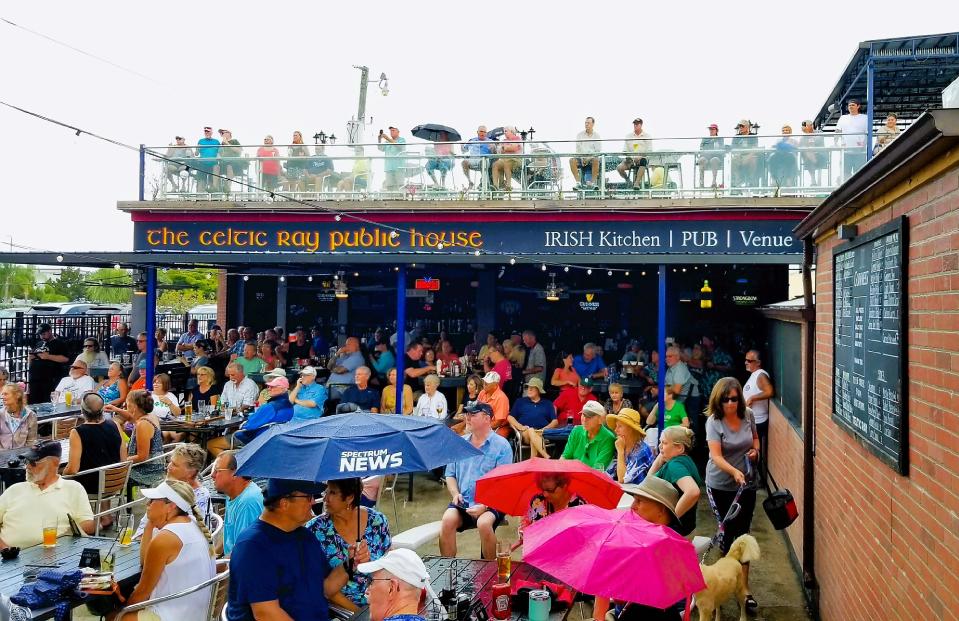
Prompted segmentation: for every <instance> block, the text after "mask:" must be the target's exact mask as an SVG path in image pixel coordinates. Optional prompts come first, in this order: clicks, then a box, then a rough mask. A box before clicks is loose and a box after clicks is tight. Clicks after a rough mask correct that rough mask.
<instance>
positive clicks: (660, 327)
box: [656, 265, 666, 434]
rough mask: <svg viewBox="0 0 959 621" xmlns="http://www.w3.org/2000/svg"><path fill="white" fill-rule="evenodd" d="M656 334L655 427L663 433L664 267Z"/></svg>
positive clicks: (664, 389)
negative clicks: (656, 399) (656, 403)
mask: <svg viewBox="0 0 959 621" xmlns="http://www.w3.org/2000/svg"><path fill="white" fill-rule="evenodd" d="M656 309H657V310H656V314H657V334H656V343H657V346H656V348H657V349H658V350H659V367H658V368H657V369H656V373H657V377H656V379H657V384H658V385H659V416H657V417H656V419H657V421H656V426H657V427H658V428H659V433H660V434H662V433H663V425H664V423H665V421H666V392H665V391H666V266H665V265H660V266H659V302H658V303H657V304H656Z"/></svg>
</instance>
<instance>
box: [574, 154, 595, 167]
mask: <svg viewBox="0 0 959 621" xmlns="http://www.w3.org/2000/svg"><path fill="white" fill-rule="evenodd" d="M573 159H574V160H576V163H577V168H579V169H580V170H586V169H589V168H592V166H593V161H595V162H596V165H597V166H599V158H598V157H596V156H595V155H577V156H576V157H574V158H573Z"/></svg>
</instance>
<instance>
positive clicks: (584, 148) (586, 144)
mask: <svg viewBox="0 0 959 621" xmlns="http://www.w3.org/2000/svg"><path fill="white" fill-rule="evenodd" d="M576 140H577V141H578V142H577V143H576V152H577V153H601V152H602V150H603V147H602V146H601V145H602V143H601V142H600V141H599V140H600V138H599V134H598V133H597V132H593V133H592V134H587V133H586V131H585V130H584V131H581V132H579V133H578V134H576Z"/></svg>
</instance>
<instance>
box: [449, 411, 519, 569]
mask: <svg viewBox="0 0 959 621" xmlns="http://www.w3.org/2000/svg"><path fill="white" fill-rule="evenodd" d="M465 412H466V416H467V417H468V421H469V424H470V427H471V429H472V431H471V433H468V434H466V435H465V436H463V438H464V439H465V440H466V441H467V442H469V443H470V444H472V445H473V446H474V447H475V448H477V449H479V450H480V451H481V452H482V453H483V454H482V455H477V456H476V457H471V458H469V459H466V460H463V461H459V462H455V463H452V464H450V465H448V466H447V467H446V488H447V489H448V490H449V492H450V496H451V497H452V502H450V504H449V507H447V509H446V512H445V513H443V523H442V527H441V529H440V555H441V556H449V557H452V556H456V533H458V532H463V531H464V530H469V529H471V528H475V529H477V530H478V531H479V536H480V545H481V547H482V554H483V558H486V559H493V558H496V532H495V531H496V527H497V526H499V524H500V522H502V521H503V517H504V515H503V514H502V513H500V512H499V511H497V510H496V509H491V508H489V507H487V506H486V505H482V504H477V503H476V497H475V494H476V480H477V479H478V478H480V477H481V476H483V475H484V474H486V473H488V472H489V471H490V470H492V469H493V468H495V467H496V466H502V465H503V464H509V463H512V462H513V451H512V450H511V449H510V445H509V442H507V441H506V440H505V439H503V438H502V437H500V436H499V435H497V434H495V433H493V428H492V426H491V425H492V420H493V408H491V407H490V406H489V405H488V404H486V403H477V404H476V405H474V406H472V407H468V408H466V410H465Z"/></svg>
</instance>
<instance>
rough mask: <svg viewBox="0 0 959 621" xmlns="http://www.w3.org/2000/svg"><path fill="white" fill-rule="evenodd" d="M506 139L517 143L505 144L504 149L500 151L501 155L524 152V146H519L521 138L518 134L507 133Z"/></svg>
mask: <svg viewBox="0 0 959 621" xmlns="http://www.w3.org/2000/svg"><path fill="white" fill-rule="evenodd" d="M504 137H505V138H506V140H509V141H511V142H513V141H515V143H514V144H504V145H503V147H502V149H500V152H501V153H519V152H520V151H521V150H522V147H523V145H521V144H519V141H520V137H519V136H518V135H517V134H512V133H510V132H506V133H505V134H504Z"/></svg>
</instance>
